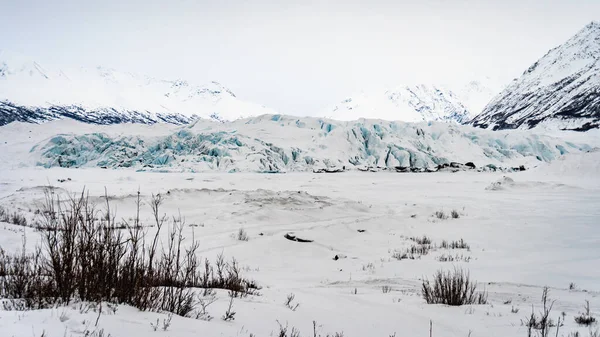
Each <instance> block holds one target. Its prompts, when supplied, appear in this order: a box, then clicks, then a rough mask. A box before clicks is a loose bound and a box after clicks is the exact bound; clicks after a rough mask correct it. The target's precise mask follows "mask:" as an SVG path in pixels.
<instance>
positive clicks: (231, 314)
mask: <svg viewBox="0 0 600 337" xmlns="http://www.w3.org/2000/svg"><path fill="white" fill-rule="evenodd" d="M221 319H222V320H224V321H226V322H227V321H233V320H234V319H235V311H233V296H229V306H227V310H225V313H224V314H223V316H222V317H221Z"/></svg>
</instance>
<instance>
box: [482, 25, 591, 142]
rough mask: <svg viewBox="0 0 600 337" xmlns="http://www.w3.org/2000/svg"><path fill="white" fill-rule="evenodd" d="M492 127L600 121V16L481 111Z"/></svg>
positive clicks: (575, 126)
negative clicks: (599, 19)
mask: <svg viewBox="0 0 600 337" xmlns="http://www.w3.org/2000/svg"><path fill="white" fill-rule="evenodd" d="M472 124H473V125H475V126H479V127H484V128H492V129H512V128H524V129H526V128H532V127H535V126H538V125H540V126H544V127H547V128H557V129H569V130H580V131H585V130H589V129H591V128H597V127H599V126H600V22H592V23H590V24H588V25H587V26H585V27H584V28H583V29H582V30H581V31H579V32H578V33H577V34H575V36H573V37H572V38H570V39H569V40H568V41H567V42H565V43H564V44H562V45H560V46H558V47H556V48H554V49H552V50H550V51H549V52H548V53H547V54H546V55H545V56H544V57H542V58H541V59H539V60H538V61H537V62H535V63H534V64H533V65H532V66H531V67H529V69H527V70H526V71H525V72H524V73H523V75H522V76H521V77H520V78H518V79H516V80H514V81H513V82H512V83H510V85H508V86H507V87H506V89H504V90H503V91H502V92H501V93H500V94H499V95H498V96H496V97H495V98H494V99H493V100H492V101H491V102H490V103H489V104H488V105H487V106H486V107H485V109H484V111H483V112H482V113H481V114H480V115H478V116H476V117H475V118H474V119H473V121H472Z"/></svg>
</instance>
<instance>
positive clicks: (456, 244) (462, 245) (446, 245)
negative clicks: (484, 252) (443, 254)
mask: <svg viewBox="0 0 600 337" xmlns="http://www.w3.org/2000/svg"><path fill="white" fill-rule="evenodd" d="M440 248H443V249H466V250H470V249H471V247H470V246H469V245H468V244H467V243H466V242H465V240H463V239H462V238H461V239H460V240H458V241H450V242H448V241H446V240H443V241H442V243H441V244H440Z"/></svg>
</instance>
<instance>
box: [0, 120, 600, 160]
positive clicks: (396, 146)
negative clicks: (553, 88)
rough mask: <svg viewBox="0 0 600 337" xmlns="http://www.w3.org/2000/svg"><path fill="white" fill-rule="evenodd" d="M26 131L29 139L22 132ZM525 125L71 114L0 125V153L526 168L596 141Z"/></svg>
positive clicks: (7, 155) (77, 157) (590, 146)
mask: <svg viewBox="0 0 600 337" xmlns="http://www.w3.org/2000/svg"><path fill="white" fill-rule="evenodd" d="M25 135H27V138H25ZM569 135H570V133H566V134H565V136H564V137H562V138H557V137H550V136H544V135H538V134H534V133H529V132H525V131H518V130H515V131H503V132H493V131H488V130H482V129H478V128H473V127H469V126H460V125H451V124H447V123H433V122H430V123H402V122H388V121H382V120H359V121H352V122H340V121H334V120H328V119H320V118H296V117H291V116H283V115H263V116H259V117H255V118H248V119H240V120H236V121H233V122H226V123H221V122H215V121H210V120H199V121H197V122H195V123H194V124H192V125H186V126H181V127H176V126H172V125H164V124H155V125H149V126H147V125H136V124H127V125H126V124H122V125H111V126H91V125H88V124H83V123H78V122H74V121H70V120H62V121H54V122H50V123H46V124H42V125H35V124H27V123H11V124H9V125H6V126H3V127H0V160H4V162H5V163H6V164H5V165H17V166H18V167H27V166H43V167H55V166H59V167H107V168H133V169H137V170H151V171H174V172H182V171H185V172H209V171H220V172H291V171H312V170H313V169H318V168H344V167H345V168H346V169H350V170H352V169H359V168H363V169H364V168H367V167H380V168H395V167H412V168H429V169H435V168H437V166H438V165H440V164H444V163H450V162H459V163H466V162H473V163H474V164H475V165H476V166H477V167H483V166H486V165H489V164H491V165H494V166H499V167H505V168H511V167H518V166H520V165H525V166H526V167H528V168H531V167H534V166H537V165H539V164H540V163H542V162H548V161H552V160H554V159H556V158H558V157H560V156H561V155H563V154H565V153H571V152H573V153H579V152H582V151H588V150H591V149H593V148H594V147H596V146H598V145H599V144H600V142H598V140H599V139H600V134H599V135H598V136H599V137H592V136H590V137H588V138H587V139H585V140H583V139H581V138H575V139H576V141H569V140H568V136H569Z"/></svg>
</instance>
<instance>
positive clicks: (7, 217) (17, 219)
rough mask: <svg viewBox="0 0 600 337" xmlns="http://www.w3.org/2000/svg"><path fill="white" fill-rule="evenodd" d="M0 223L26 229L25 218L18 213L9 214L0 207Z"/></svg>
mask: <svg viewBox="0 0 600 337" xmlns="http://www.w3.org/2000/svg"><path fill="white" fill-rule="evenodd" d="M0 221H1V222H8V223H10V224H13V225H17V226H23V227H27V218H25V216H24V215H22V214H21V213H18V212H16V211H15V212H12V213H11V212H9V211H8V210H7V209H6V208H4V207H2V206H0Z"/></svg>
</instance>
